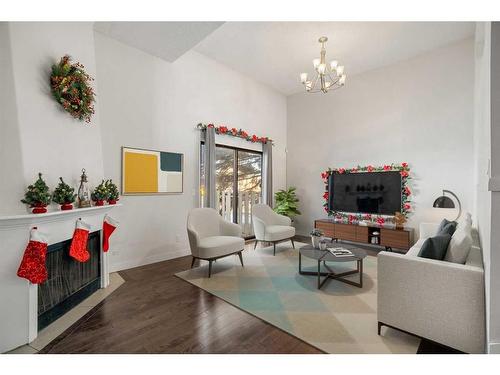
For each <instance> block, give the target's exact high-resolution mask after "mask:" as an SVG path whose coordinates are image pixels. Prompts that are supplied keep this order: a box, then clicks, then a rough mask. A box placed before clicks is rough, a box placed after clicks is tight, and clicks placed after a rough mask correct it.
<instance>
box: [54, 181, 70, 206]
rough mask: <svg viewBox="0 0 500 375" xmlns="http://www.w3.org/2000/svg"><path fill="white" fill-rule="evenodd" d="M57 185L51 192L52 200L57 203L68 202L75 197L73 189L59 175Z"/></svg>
mask: <svg viewBox="0 0 500 375" xmlns="http://www.w3.org/2000/svg"><path fill="white" fill-rule="evenodd" d="M59 180H61V182H59V185H57V187H56V188H55V190H54V193H53V194H52V201H54V202H56V203H57V204H70V203H73V202H74V201H75V199H76V194H75V189H74V188H72V187H71V186H69V185H68V184H67V183H65V182H64V181H63V179H62V177H59Z"/></svg>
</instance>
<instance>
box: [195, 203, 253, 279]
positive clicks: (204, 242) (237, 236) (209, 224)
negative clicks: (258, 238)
mask: <svg viewBox="0 0 500 375" xmlns="http://www.w3.org/2000/svg"><path fill="white" fill-rule="evenodd" d="M187 232H188V237H189V246H190V247H191V255H192V256H193V261H192V262H191V268H193V265H194V262H195V260H196V259H204V260H208V277H210V276H211V274H212V262H213V261H214V260H216V259H218V258H222V257H226V256H228V255H233V254H237V255H238V256H239V258H240V262H241V266H242V267H243V256H242V255H241V252H242V251H243V249H244V247H245V240H244V239H243V238H242V237H241V227H240V226H239V225H238V224H233V223H230V222H228V221H225V220H224V219H222V217H221V216H220V215H219V214H218V213H217V211H215V210H214V209H213V208H195V209H193V210H191V211H190V212H189V215H188V219H187Z"/></svg>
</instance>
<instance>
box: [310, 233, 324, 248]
mask: <svg viewBox="0 0 500 375" xmlns="http://www.w3.org/2000/svg"><path fill="white" fill-rule="evenodd" d="M322 240H323V236H311V243H312V245H313V247H314V248H315V249H319V243H320V242H321V241H322Z"/></svg>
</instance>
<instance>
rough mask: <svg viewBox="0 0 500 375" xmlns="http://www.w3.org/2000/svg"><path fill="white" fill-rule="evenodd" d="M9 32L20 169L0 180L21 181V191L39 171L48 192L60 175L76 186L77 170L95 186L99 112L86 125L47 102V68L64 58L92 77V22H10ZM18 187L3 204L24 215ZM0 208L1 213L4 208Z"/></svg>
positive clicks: (98, 169) (7, 170)
mask: <svg viewBox="0 0 500 375" xmlns="http://www.w3.org/2000/svg"><path fill="white" fill-rule="evenodd" d="M9 31H10V44H11V51H12V67H13V77H14V83H15V90H13V92H11V93H10V95H14V97H15V100H16V105H17V121H18V127H17V135H18V137H19V139H20V151H21V155H22V157H21V160H22V168H19V166H18V165H17V162H16V160H13V164H12V166H10V167H8V166H7V168H5V170H2V176H11V175H12V176H21V177H22V179H23V180H24V187H25V186H26V185H27V184H28V183H31V182H33V181H34V180H35V179H36V178H37V177H38V176H37V174H38V172H42V173H43V174H44V177H45V179H46V181H47V183H48V184H49V186H51V187H52V188H53V187H54V186H55V185H56V184H57V182H58V179H59V176H61V177H63V178H64V179H65V180H66V182H68V183H70V184H72V185H74V186H77V183H78V180H79V176H80V174H81V169H82V168H86V169H87V171H88V175H89V178H90V182H91V184H95V183H98V182H100V179H101V178H102V176H103V166H102V146H101V132H100V128H99V112H98V111H97V110H96V114H95V115H94V117H93V119H92V122H91V123H90V124H87V123H85V122H82V121H79V120H75V119H73V118H72V117H71V116H70V115H69V114H68V113H66V112H64V111H63V110H62V108H61V106H60V105H59V104H58V103H57V102H56V101H55V100H54V99H53V98H52V96H51V93H50V84H49V82H50V81H49V77H50V71H51V66H52V64H54V63H56V62H58V60H59V59H60V58H61V57H62V56H63V55H65V54H69V55H71V56H73V57H74V59H75V61H79V62H81V63H82V64H84V65H85V68H86V70H87V71H88V73H89V74H90V75H91V76H94V77H95V74H96V66H95V55H94V35H93V31H92V23H90V22H87V23H81V22H80V23H79V22H71V23H58V22H53V23H49V22H29V23H28V22H20V23H17V22H13V23H9ZM94 85H95V86H97V82H94ZM12 159H14V157H13V158H12ZM9 184H10V182H9ZM18 185H19V184H16V190H17V191H16V192H14V191H13V192H12V194H13V195H11V196H9V197H8V200H9V201H11V202H16V204H17V210H23V211H24V212H26V211H25V208H24V207H23V205H22V204H21V203H20V202H19V200H20V199H21V198H22V195H23V188H21V189H18V187H19V186H18ZM0 207H1V208H0V210H2V209H4V205H0ZM9 210H10V208H9ZM17 210H16V211H17ZM5 213H6V214H12V212H11V211H9V212H5Z"/></svg>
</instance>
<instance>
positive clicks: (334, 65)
mask: <svg viewBox="0 0 500 375" xmlns="http://www.w3.org/2000/svg"><path fill="white" fill-rule="evenodd" d="M338 65H339V62H338V61H337V60H333V61H332V62H331V63H330V68H331V70H332V72H334V71H335V70H336V69H337V66H338Z"/></svg>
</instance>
